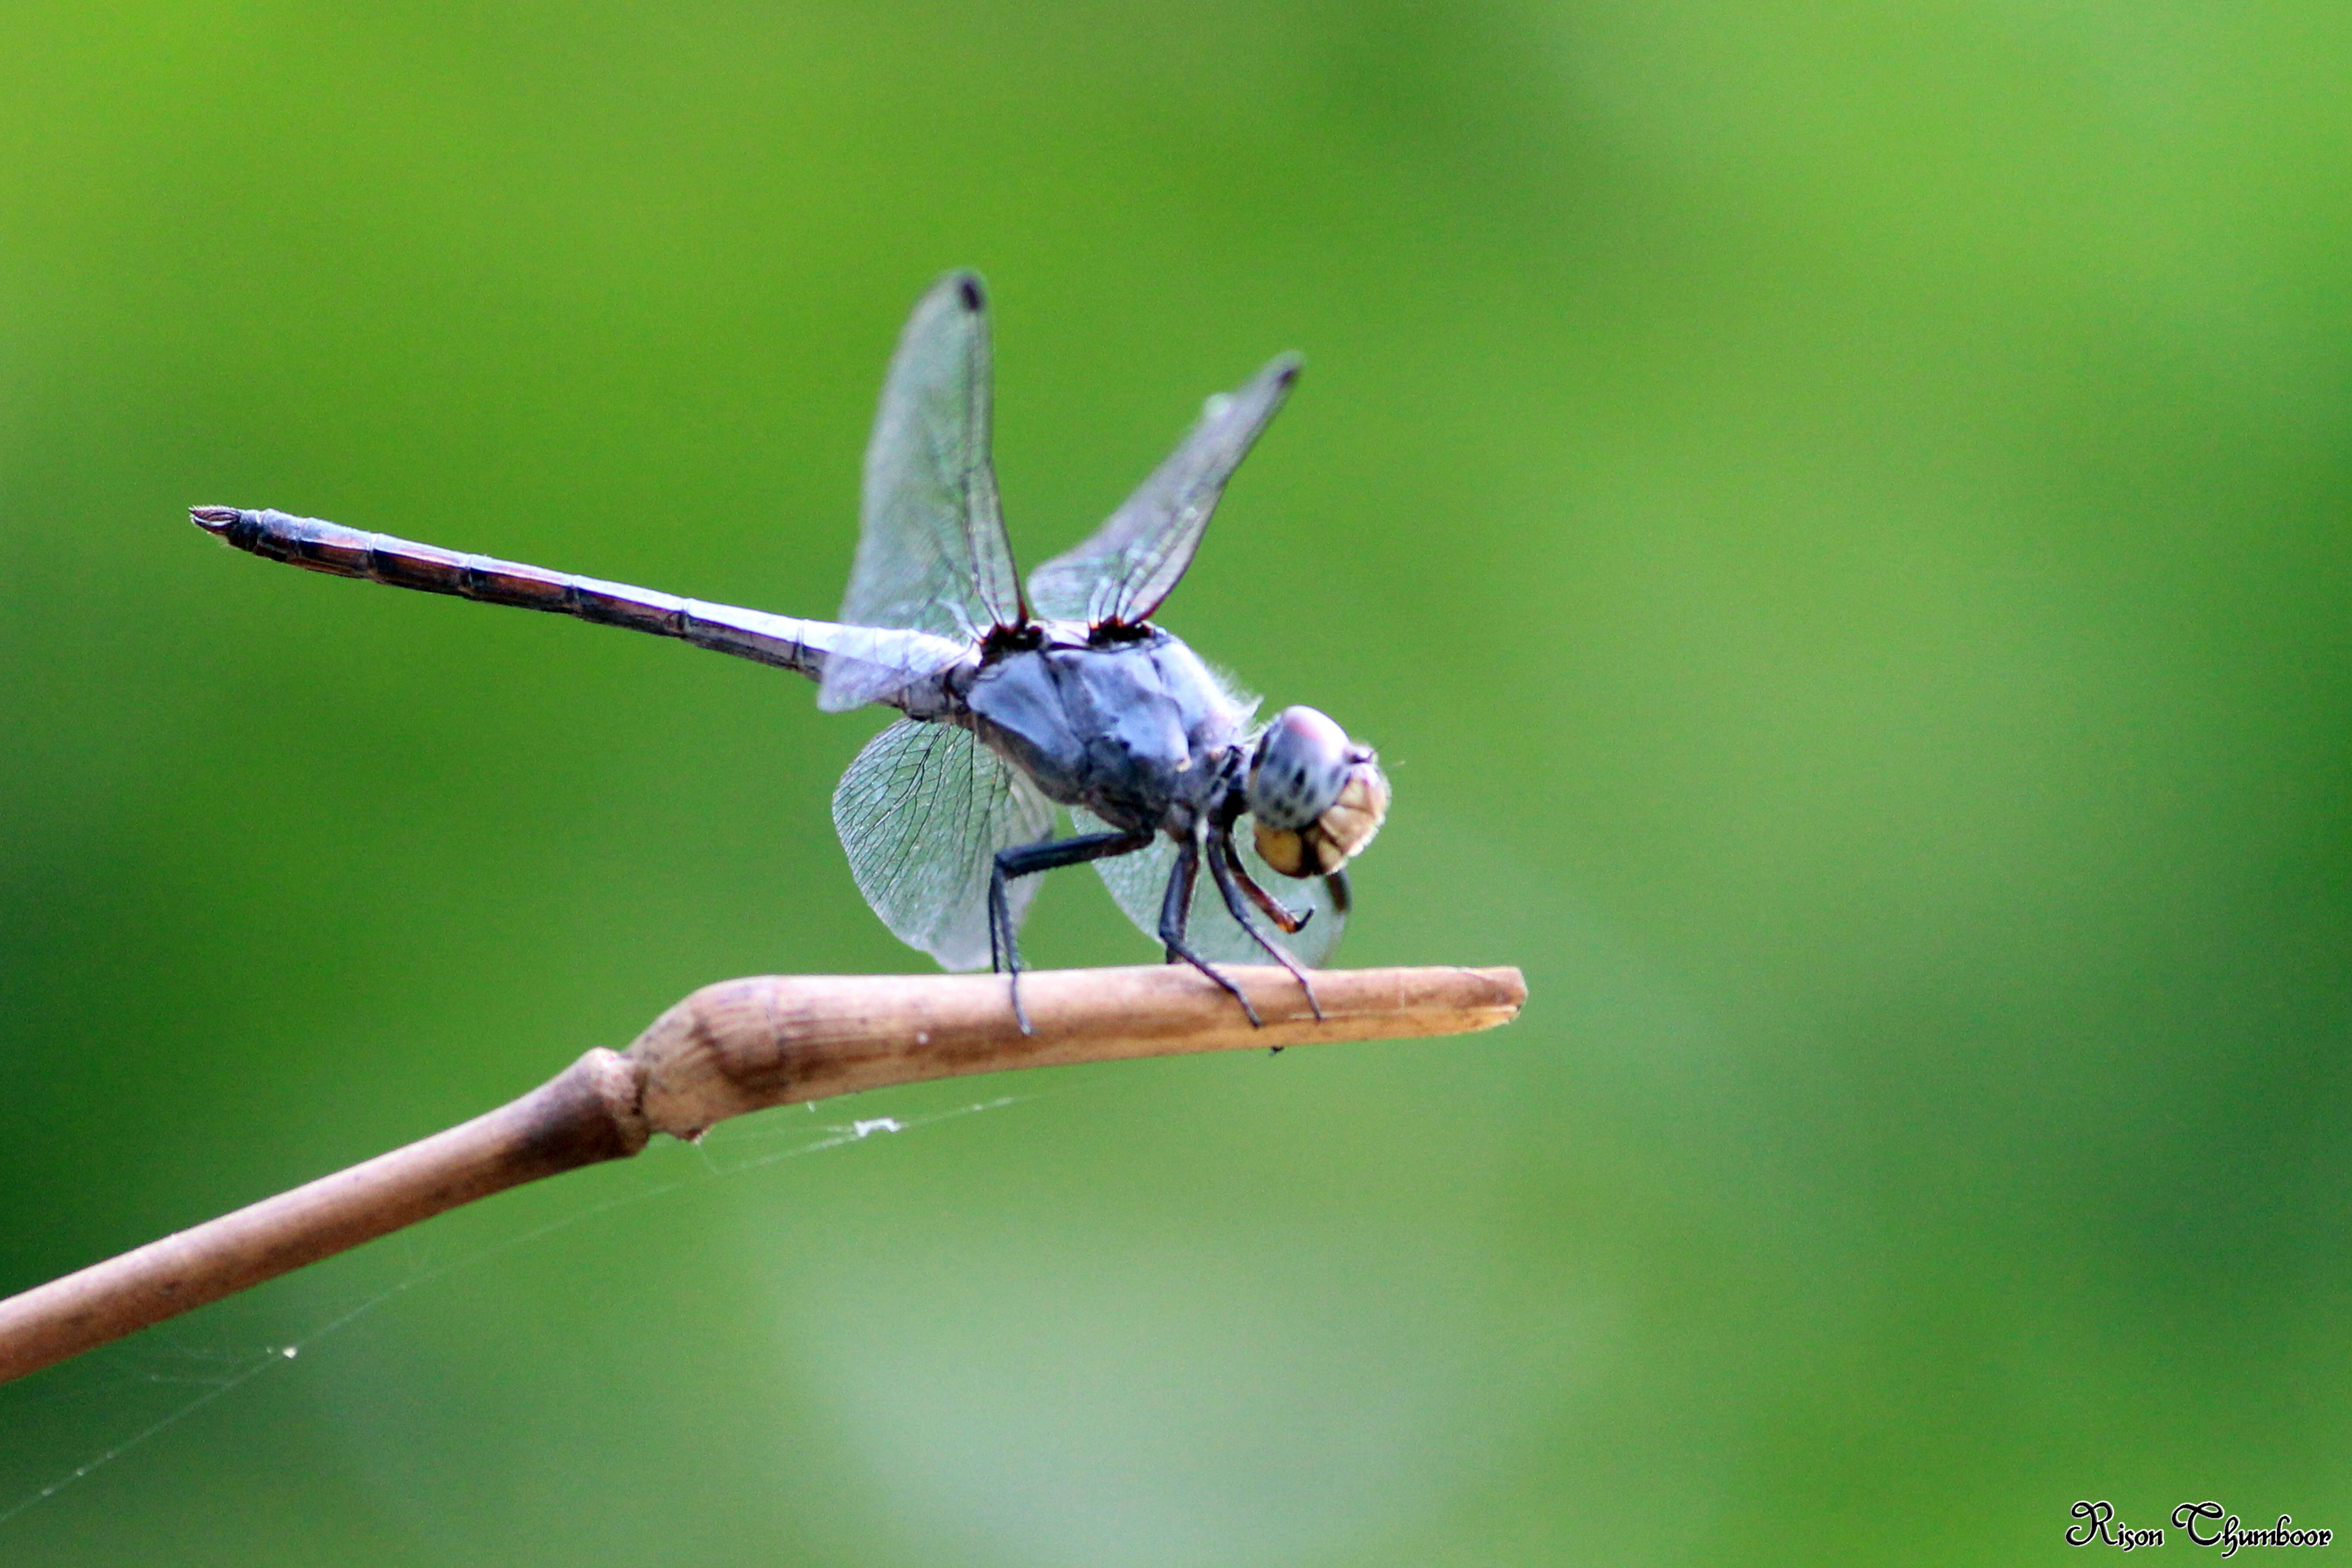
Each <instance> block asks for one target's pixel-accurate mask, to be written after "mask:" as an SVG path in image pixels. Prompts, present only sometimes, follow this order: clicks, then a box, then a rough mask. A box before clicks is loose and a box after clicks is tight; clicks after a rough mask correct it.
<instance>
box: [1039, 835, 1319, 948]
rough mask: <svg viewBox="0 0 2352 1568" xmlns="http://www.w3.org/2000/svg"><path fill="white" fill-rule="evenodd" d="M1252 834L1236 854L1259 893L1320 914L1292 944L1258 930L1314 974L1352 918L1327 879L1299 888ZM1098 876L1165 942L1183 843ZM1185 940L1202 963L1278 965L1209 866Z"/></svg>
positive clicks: (1125, 859)
mask: <svg viewBox="0 0 2352 1568" xmlns="http://www.w3.org/2000/svg"><path fill="white" fill-rule="evenodd" d="M1070 816H1071V817H1072V819H1073V821H1074V823H1075V826H1076V831H1077V832H1080V833H1097V832H1105V831H1108V830H1109V824H1108V823H1105V822H1103V821H1101V820H1099V819H1098V818H1097V817H1095V816H1092V815H1090V814H1089V813H1087V812H1086V811H1084V810H1078V809H1074V810H1072V811H1071V813H1070ZM1248 836H1249V826H1248V824H1247V823H1246V822H1244V824H1243V825H1242V827H1241V829H1240V831H1239V832H1237V833H1236V834H1235V835H1234V847H1236V848H1238V849H1240V851H1241V852H1242V864H1243V865H1244V866H1245V867H1247V868H1248V869H1249V874H1250V876H1251V877H1252V878H1253V879H1255V881H1256V883H1257V885H1258V886H1259V887H1261V888H1264V889H1265V890H1266V891H1267V892H1269V893H1272V894H1273V895H1274V896H1275V897H1276V898H1277V899H1279V900H1282V902H1283V903H1284V904H1286V905H1287V906H1288V907H1289V909H1290V910H1291V912H1292V913H1294V914H1303V913H1306V912H1307V911H1308V910H1313V911H1314V912H1313V914H1312V915H1311V916H1309V918H1308V920H1307V924H1306V926H1305V927H1304V929H1302V930H1300V931H1297V933H1296V934H1294V935H1289V936H1285V935H1284V934H1283V933H1282V932H1280V931H1276V930H1275V929H1274V922H1273V921H1269V920H1267V919H1266V918H1265V916H1264V915H1263V914H1260V913H1259V912H1258V911H1257V910H1256V909H1255V908H1252V909H1251V910H1250V915H1251V918H1252V919H1254V920H1255V921H1257V925H1258V929H1259V930H1261V931H1265V934H1266V935H1267V936H1268V937H1270V938H1272V939H1273V940H1274V942H1275V943H1276V945H1277V946H1279V947H1280V948H1281V949H1282V950H1283V951H1284V952H1287V953H1289V954H1290V956H1291V957H1293V958H1295V959H1297V961H1298V962H1299V963H1303V964H1305V965H1307V967H1308V968H1310V969H1311V968H1314V967H1317V966H1318V965H1319V964H1321V963H1323V961H1324V960H1325V959H1327V958H1328V957H1330V956H1331V952H1332V950H1333V949H1335V948H1337V947H1338V946H1339V932H1340V931H1341V930H1342V929H1343V928H1344V927H1345V926H1346V924H1347V919H1348V917H1347V916H1346V915H1345V914H1343V913H1341V912H1340V910H1339V903H1338V901H1337V900H1334V899H1333V898H1332V896H1331V891H1330V889H1328V887H1326V886H1325V885H1324V882H1323V879H1321V878H1320V877H1317V878H1313V879H1307V880H1304V881H1302V880H1300V879H1297V878H1296V877H1286V876H1284V875H1282V874H1281V873H1280V872H1278V871H1276V869H1275V868H1273V867H1271V866H1268V865H1267V864H1266V863H1265V860H1263V859H1261V858H1259V856H1258V852H1257V849H1256V847H1255V845H1253V844H1252V843H1250V842H1249V837H1248ZM1095 869H1096V870H1097V871H1098V872H1100V873H1101V874H1102V879H1103V886H1105V887H1106V888H1108V889H1110V896H1111V899H1112V900H1113V901H1114V902H1116V903H1117V904H1118V907H1119V908H1120V909H1121V910H1125V911H1126V912H1127V918H1128V919H1129V920H1131V921H1134V922H1135V923H1136V926H1137V928H1138V929H1139V930H1140V931H1142V932H1143V934H1144V935H1146V936H1148V937H1150V939H1151V940H1152V942H1155V943H1157V942H1159V941H1160V900H1161V899H1162V898H1164V897H1166V896H1167V892H1168V879H1169V877H1170V875H1171V873H1173V872H1174V870H1175V869H1176V842H1175V840H1174V839H1172V838H1170V837H1168V836H1167V835H1166V834H1161V835H1160V837H1158V838H1156V839H1154V840H1153V841H1152V844H1151V847H1150V848H1149V849H1139V850H1138V851H1136V852H1135V853H1134V854H1132V855H1121V856H1118V857H1117V858H1113V859H1107V860H1097V861H1096V862H1095ZM1184 940H1185V941H1186V942H1188V943H1190V944H1191V945H1192V947H1193V948H1194V949H1195V950H1197V951H1198V952H1200V954H1201V955H1202V957H1203V958H1207V959H1212V960H1213V961H1216V962H1218V963H1272V962H1273V961H1272V960H1271V959H1269V958H1268V957H1267V956H1266V954H1265V949H1264V948H1262V947H1260V946H1258V944H1257V943H1256V942H1252V941H1251V940H1250V937H1249V933H1248V932H1247V931H1244V930H1242V928H1241V927H1240V926H1239V925H1237V924H1235V923H1234V917H1233V916H1232V915H1231V914H1230V913H1228V912H1227V911H1226V909H1225V900H1224V899H1223V896H1222V895H1221V894H1219V893H1218V891H1217V884H1216V880H1215V879H1214V878H1213V877H1212V876H1211V875H1210V873H1209V868H1207V867H1206V866H1203V867H1202V868H1201V874H1200V877H1199V879H1197V880H1196V881H1194V883H1193V884H1192V918H1191V920H1190V921H1189V922H1188V924H1187V926H1186V928H1185V937H1184Z"/></svg>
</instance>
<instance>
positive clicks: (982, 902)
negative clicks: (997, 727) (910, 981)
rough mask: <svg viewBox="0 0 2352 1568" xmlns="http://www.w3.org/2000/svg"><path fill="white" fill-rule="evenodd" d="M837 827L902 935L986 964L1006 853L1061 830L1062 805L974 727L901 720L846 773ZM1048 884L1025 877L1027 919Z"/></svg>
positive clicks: (856, 867) (947, 960) (968, 965)
mask: <svg viewBox="0 0 2352 1568" xmlns="http://www.w3.org/2000/svg"><path fill="white" fill-rule="evenodd" d="M833 826H834V827H835V830H836V831H838V832H839V833H840V835H841V847H842V848H844V849H845V850H846V851H848V854H849V874H850V875H851V876H852V877H855V878H856V879H857V890H858V891H859V892H861V893H863V894H865V895H866V902H867V903H869V904H871V905H873V906H874V912H875V913H876V914H877V915H880V916H881V917H882V923H883V924H884V925H887V926H888V927H889V928H890V931H891V934H892V935H894V936H896V937H897V938H898V940H899V941H901V942H905V943H907V944H908V946H910V947H919V948H921V949H922V950H923V951H924V952H928V953H929V954H930V955H931V956H932V957H933V958H936V959H938V960H939V961H940V964H941V965H943V966H944V967H946V968H949V969H978V968H980V967H981V966H982V965H983V964H985V963H987V962H988V956H989V955H988V879H989V871H990V867H991V864H992V861H993V859H994V858H995V855H996V852H997V851H998V850H1000V849H1007V848H1010V847H1013V845H1016V844H1034V843H1035V842H1036V841H1037V840H1039V839H1041V838H1045V837H1050V836H1051V835H1052V833H1053V831H1054V807H1053V805H1052V804H1051V803H1050V802H1048V801H1047V800H1046V799H1045V796H1044V795H1040V794H1038V793H1037V790H1036V786H1034V784H1030V782H1029V781H1028V780H1027V779H1024V778H1023V777H1022V776H1021V775H1020V774H1018V773H1014V772H1013V770H1012V769H1011V768H1010V767H1008V766H1006V765H1005V763H1003V760H1002V759H1000V758H999V757H998V756H997V755H996V754H995V753H994V752H991V751H989V750H988V749H987V748H986V747H984V746H982V745H981V744H980V743H979V742H976V741H974V740H973V739H972V737H971V731H969V730H960V729H957V728H956V727H955V726H953V725H951V724H924V723H918V722H917V721H914V720H911V719H901V720H899V721H898V722H897V723H895V724H893V725H891V726H890V727H889V728H888V729H887V730H885V731H882V732H881V733H880V734H878V735H877V736H875V737H874V739H873V740H871V741H869V742H866V749H865V750H864V751H862V752H858V753H857V760H856V762H854V763H850V764H849V771H848V772H847V773H843V774H842V775H841V784H840V785H839V786H838V787H837V788H835V790H834V792H833ZM1036 892H1037V882H1036V879H1035V878H1024V879H1022V880H1020V881H1017V882H1015V883H1013V886H1012V901H1013V925H1014V927H1015V928H1016V929H1017V928H1018V927H1019V926H1020V923H1021V920H1022V917H1023V916H1024V915H1025V914H1026V913H1027V912H1028V910H1029V900H1031V899H1033V898H1034V897H1035V896H1036Z"/></svg>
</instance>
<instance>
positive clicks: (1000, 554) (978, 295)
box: [841, 272, 1027, 644]
mask: <svg viewBox="0 0 2352 1568" xmlns="http://www.w3.org/2000/svg"><path fill="white" fill-rule="evenodd" d="M989 374H990V373H989V351H988V304H987V300H986V298H985V297H984V296H983V295H982V291H981V284H980V279H978V278H976V277H974V276H973V275H972V274H971V273H969V272H956V273H950V275H949V276H947V277H945V278H942V279H940V281H939V282H938V283H936V284H934V285H933V286H932V288H931V290H930V292H929V293H927V294H925V295H924V296H923V298H922V300H920V301H919V303H918V304H917V305H916V306H915V313H914V316H913V317H912V318H911V319H910V320H908V322H907V330H906V331H905V332H904V333H903V334H902V335H901V336H900V337H899V339H898V353H896V354H895V355H893V356H892V358H891V361H890V374H889V377H888V379H887V380H886V381H885V382H884V383H883V386H882V405H881V409H880V411H879V412H878V413H877V415H876V416H875V420H874V438H873V440H872V441H871V442H870V443H869V444H868V445H867V447H866V488H865V499H864V505H863V508H862V511H861V517H860V521H859V525H858V534H857V559H856V563H855V564H854V565H853V566H852V567H851V569H850V574H849V591H848V593H847V595H845V596H844V598H843V600H842V604H841V618H842V620H844V621H845V622H846V623H848V624H849V625H852V626H903V627H910V628H912V629H914V630H916V631H925V632H932V633H936V634H937V635H939V636H940V637H951V638H954V639H955V640H957V641H959V642H963V643H967V644H969V643H971V642H972V641H975V640H976V639H978V638H979V637H981V636H982V635H983V634H984V633H986V632H987V631H988V629H989V628H990V627H992V626H1018V625H1021V624H1022V623H1023V622H1024V621H1025V620H1026V619H1027V615H1026V612H1025V611H1024V608H1023V605H1022V602H1021V588H1020V579H1019V577H1018V575H1017V574H1015V573H1014V571H1013V549H1012V546H1011V545H1010V544H1009V543H1008V542H1006V540H1005V537H1004V519H1003V515H1002V514H1001V513H1000V511H999V510H998V508H997V500H996V473H995V470H994V469H993V468H992V467H991V466H990V463H989V456H988V435H989V398H990V395H991V393H990V383H989Z"/></svg>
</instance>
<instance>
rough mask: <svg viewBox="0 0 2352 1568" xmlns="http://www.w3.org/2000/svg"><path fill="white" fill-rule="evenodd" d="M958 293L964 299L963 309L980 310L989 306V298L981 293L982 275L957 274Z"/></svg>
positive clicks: (974, 273) (971, 273) (970, 273)
mask: <svg viewBox="0 0 2352 1568" xmlns="http://www.w3.org/2000/svg"><path fill="white" fill-rule="evenodd" d="M956 293H957V294H958V295H959V296H960V297H961V299H962V300H963V308H964V309H965V310H981V309H983V308H984V307H985V306H986V305H987V304H988V299H987V296H986V295H984V294H982V292H981V289H980V274H978V273H977V272H959V273H957V274H956Z"/></svg>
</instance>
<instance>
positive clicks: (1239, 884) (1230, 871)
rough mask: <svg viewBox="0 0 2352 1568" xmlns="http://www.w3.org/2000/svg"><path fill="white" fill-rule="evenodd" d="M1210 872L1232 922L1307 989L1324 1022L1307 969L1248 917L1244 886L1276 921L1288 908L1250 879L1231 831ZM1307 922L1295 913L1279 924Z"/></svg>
mask: <svg viewBox="0 0 2352 1568" xmlns="http://www.w3.org/2000/svg"><path fill="white" fill-rule="evenodd" d="M1209 874H1210V875H1211V876H1213V877H1214V878H1215V879H1216V880H1217V891H1218V892H1220V893H1222V894H1223V895H1224V900H1225V908H1226V910H1228V911H1230V912H1231V913H1232V915H1233V917H1234V924H1235V925H1238V926H1240V927H1241V928H1242V930H1244V931H1247V932H1248V933H1249V938H1250V940H1251V941H1252V942H1255V943H1257V944H1258V946H1260V947H1262V948H1264V949H1265V951H1266V952H1267V954H1268V955H1269V956H1270V957H1272V958H1273V960H1274V961H1275V962H1276V963H1279V964H1280V965H1282V967H1283V968H1285V969H1287V970H1288V971H1290V977H1291V978H1292V979H1293V980H1296V981H1297V982H1298V988H1299V989H1300V990H1301V991H1304V992H1306V993H1307V1008H1308V1010H1309V1011H1311V1012H1312V1013H1313V1014H1314V1015H1315V1021H1316V1022H1317V1023H1318V1024H1319V1023H1321V1022H1323V1004H1322V1003H1320V1002H1318V1001H1317V1000H1316V998H1315V982H1313V981H1312V980H1309V979H1308V978H1307V971H1306V970H1304V969H1301V968H1300V967H1299V966H1298V961H1297V959H1295V958H1293V957H1291V956H1290V954H1288V953H1286V952H1283V951H1282V949H1280V948H1279V947H1276V945H1275V944H1274V941H1273V939H1272V938H1270V937H1268V936H1267V935H1266V934H1265V931H1262V930H1261V929H1259V926H1258V923H1257V921H1255V920H1253V919H1251V918H1250V912H1249V908H1248V905H1247V904H1245V903H1244V901H1243V897H1242V895H1243V889H1248V890H1249V891H1250V892H1251V893H1253V894H1255V898H1254V899H1252V900H1250V902H1253V903H1255V904H1256V905H1257V906H1258V907H1259V908H1260V909H1262V910H1265V912H1266V915H1267V917H1268V918H1269V919H1271V920H1272V921H1274V922H1275V923H1276V925H1282V919H1283V916H1285V915H1288V914H1289V913H1290V911H1289V910H1286V909H1283V907H1282V905H1281V904H1280V903H1278V902H1276V900H1275V897H1274V895H1273V894H1271V893H1269V892H1267V891H1266V890H1265V889H1264V888H1261V887H1259V886H1258V885H1257V884H1256V883H1255V882H1254V881H1252V880H1251V879H1250V874H1249V872H1248V871H1246V870H1245V869H1244V868H1243V867H1242V863H1241V855H1240V853H1239V852H1238V851H1237V850H1235V849H1234V839H1233V835H1232V834H1230V833H1226V834H1223V835H1220V836H1219V837H1218V839H1217V844H1216V849H1215V852H1214V855H1213V858H1211V860H1210V861H1209ZM1276 911H1279V913H1277V912H1276ZM1306 923H1307V922H1306V921H1304V920H1302V919H1299V918H1297V917H1295V916H1294V917H1292V919H1291V922H1290V924H1288V925H1286V926H1282V929H1283V930H1284V931H1297V929H1298V928H1299V927H1300V926H1303V925H1305V924H1306ZM1281 1048H1282V1047H1279V1046H1276V1047H1275V1049H1276V1050H1280V1049H1281Z"/></svg>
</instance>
